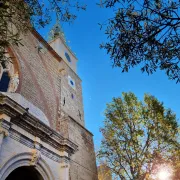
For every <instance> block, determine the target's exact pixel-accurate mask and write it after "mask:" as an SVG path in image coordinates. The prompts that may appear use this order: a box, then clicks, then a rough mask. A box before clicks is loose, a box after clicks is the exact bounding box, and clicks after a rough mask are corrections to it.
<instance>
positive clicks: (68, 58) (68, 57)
mask: <svg viewBox="0 0 180 180" xmlns="http://www.w3.org/2000/svg"><path fill="white" fill-rule="evenodd" d="M65 56H66V59H67V60H68V62H71V58H70V56H69V54H68V53H67V52H65Z"/></svg>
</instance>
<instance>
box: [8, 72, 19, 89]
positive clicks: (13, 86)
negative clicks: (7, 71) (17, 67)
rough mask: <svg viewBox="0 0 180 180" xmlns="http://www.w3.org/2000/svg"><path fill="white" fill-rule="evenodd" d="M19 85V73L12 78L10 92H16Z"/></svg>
mask: <svg viewBox="0 0 180 180" xmlns="http://www.w3.org/2000/svg"><path fill="white" fill-rule="evenodd" d="M18 85H19V75H18V73H16V74H14V75H12V76H11V80H10V84H9V91H10V92H15V91H16V90H17V87H18Z"/></svg>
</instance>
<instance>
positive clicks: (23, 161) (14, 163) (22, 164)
mask: <svg viewBox="0 0 180 180" xmlns="http://www.w3.org/2000/svg"><path fill="white" fill-rule="evenodd" d="M31 160H32V153H29V152H27V153H21V154H18V155H16V156H14V157H12V158H11V159H9V160H8V161H7V162H6V163H5V164H4V165H3V166H2V167H1V169H0V179H1V180H8V179H7V178H8V177H10V176H11V173H13V172H15V171H17V170H18V168H19V169H20V168H22V169H26V170H27V171H29V172H32V171H34V172H36V175H37V176H36V177H37V178H40V179H35V180H54V177H53V174H52V172H51V170H50V168H49V166H48V165H47V163H46V162H45V161H44V160H43V159H42V158H40V159H39V161H38V162H37V164H36V165H31ZM10 180H11V179H10Z"/></svg>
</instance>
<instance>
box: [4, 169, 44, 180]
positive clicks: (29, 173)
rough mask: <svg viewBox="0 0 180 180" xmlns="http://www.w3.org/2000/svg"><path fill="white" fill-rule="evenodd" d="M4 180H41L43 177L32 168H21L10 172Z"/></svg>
mask: <svg viewBox="0 0 180 180" xmlns="http://www.w3.org/2000/svg"><path fill="white" fill-rule="evenodd" d="M6 180H43V177H42V176H41V175H40V173H39V172H38V171H37V170H36V169H35V168H34V167H32V166H22V167H19V168H17V169H15V170H14V171H12V172H11V173H10V174H9V176H8V177H7V178H6Z"/></svg>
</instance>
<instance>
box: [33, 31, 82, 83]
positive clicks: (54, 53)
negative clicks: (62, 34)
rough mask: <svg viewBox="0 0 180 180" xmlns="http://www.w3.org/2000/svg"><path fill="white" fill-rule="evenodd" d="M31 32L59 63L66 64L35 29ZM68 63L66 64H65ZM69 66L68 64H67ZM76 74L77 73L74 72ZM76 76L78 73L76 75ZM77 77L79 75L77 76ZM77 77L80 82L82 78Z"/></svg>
mask: <svg viewBox="0 0 180 180" xmlns="http://www.w3.org/2000/svg"><path fill="white" fill-rule="evenodd" d="M31 32H32V33H33V35H34V36H35V37H36V38H37V39H38V40H39V41H40V42H41V43H42V44H43V46H44V47H45V48H46V49H47V50H48V51H49V52H50V53H51V54H52V55H53V56H54V57H55V58H56V59H57V60H58V61H59V62H61V61H63V62H65V61H64V60H63V59H62V57H61V56H60V55H59V54H57V53H56V51H55V50H54V49H53V48H52V47H51V45H50V44H49V43H48V42H47V41H46V40H45V39H44V38H43V37H42V36H41V35H40V34H39V33H38V32H37V31H36V29H35V28H32V29H31ZM65 63H66V62H65ZM66 64H67V63H66ZM67 65H68V64H67ZM68 67H69V68H70V69H71V70H72V71H73V72H74V70H73V69H72V68H71V67H70V66H69V65H68ZM74 73H75V72H74ZM75 74H76V73H75ZM76 75H77V74H76ZM77 77H78V78H79V80H80V81H82V80H81V78H80V77H79V76H78V75H77Z"/></svg>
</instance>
